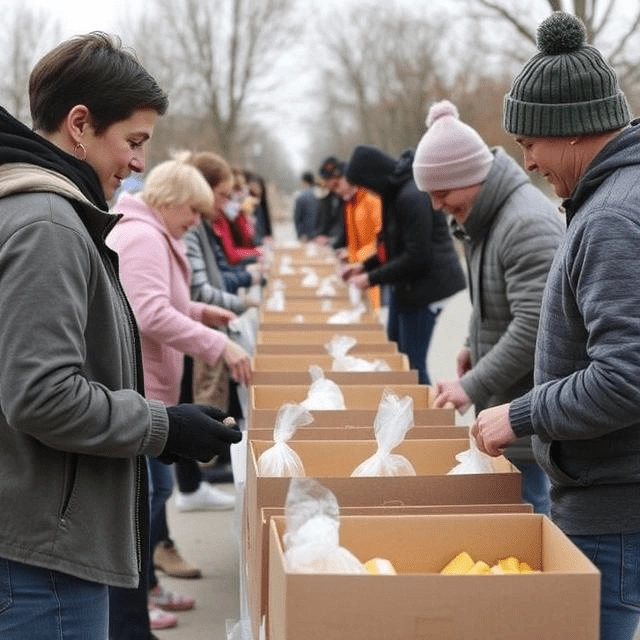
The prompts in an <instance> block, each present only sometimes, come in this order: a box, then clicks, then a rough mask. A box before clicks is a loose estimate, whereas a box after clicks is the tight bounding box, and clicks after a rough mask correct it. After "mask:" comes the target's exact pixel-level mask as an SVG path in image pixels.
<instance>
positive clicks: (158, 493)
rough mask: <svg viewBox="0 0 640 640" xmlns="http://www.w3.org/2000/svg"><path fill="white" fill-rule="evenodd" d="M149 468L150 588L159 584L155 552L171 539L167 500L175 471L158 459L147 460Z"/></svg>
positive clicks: (150, 458)
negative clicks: (162, 542) (154, 560)
mask: <svg viewBox="0 0 640 640" xmlns="http://www.w3.org/2000/svg"><path fill="white" fill-rule="evenodd" d="M147 465H148V468H149V503H150V520H149V538H150V548H151V562H150V563H149V588H153V587H155V586H156V585H157V584H158V579H157V577H156V572H155V569H154V568H153V550H154V549H155V548H156V545H157V544H158V542H160V541H161V540H164V539H166V538H168V537H169V534H168V527H167V510H166V504H167V500H168V499H169V498H170V497H171V493H172V491H173V470H172V468H171V465H167V464H164V463H163V462H159V461H158V460H157V459H156V458H153V457H151V456H149V457H148V458H147Z"/></svg>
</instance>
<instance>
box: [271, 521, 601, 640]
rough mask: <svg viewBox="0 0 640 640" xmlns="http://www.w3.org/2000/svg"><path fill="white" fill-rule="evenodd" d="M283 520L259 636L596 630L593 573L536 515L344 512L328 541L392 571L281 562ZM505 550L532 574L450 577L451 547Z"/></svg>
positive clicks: (592, 639)
mask: <svg viewBox="0 0 640 640" xmlns="http://www.w3.org/2000/svg"><path fill="white" fill-rule="evenodd" d="M284 529H285V521H284V519H283V518H281V517H273V518H271V521H270V536H269V615H268V621H269V628H270V640H407V639H409V638H411V639H412V640H413V639H416V640H418V639H420V640H423V639H424V640H431V639H433V640H436V639H438V640H444V639H447V640H469V639H471V638H472V639H473V640H502V639H504V640H507V639H513V638H517V639H518V640H597V638H598V636H599V610H600V573H599V572H598V570H597V569H596V567H595V566H594V565H593V564H592V563H591V562H590V561H589V560H588V559H587V557H586V556H584V555H583V554H582V552H581V551H580V550H579V549H578V548H577V547H576V546H575V545H574V544H573V543H572V542H571V541H570V540H569V538H567V536H565V535H564V534H563V533H562V531H560V529H559V528H558V527H557V526H556V525H554V524H553V523H552V522H551V520H549V519H548V518H547V517H546V516H541V515H536V514H451V515H426V516H420V515H416V516H412V515H407V516H404V515H400V516H397V517H395V518H387V517H384V516H345V517H341V519H340V544H341V545H342V546H343V547H345V548H346V549H348V550H349V551H351V552H352V553H353V554H355V555H356V556H357V557H358V558H359V559H360V560H361V561H363V562H365V561H366V560H368V559H370V558H373V557H383V558H386V559H388V560H390V562H391V563H392V564H393V565H394V567H395V569H396V571H397V572H398V574H397V575H395V576H371V575H340V574H310V573H299V574H295V573H291V572H289V571H288V570H287V568H286V567H285V562H284V555H283V547H282V535H283V532H284ZM463 550H464V551H467V552H468V553H469V554H470V555H471V557H472V558H474V559H478V560H484V561H485V562H487V563H488V564H492V563H494V562H495V561H497V560H498V559H500V558H504V557H508V556H516V557H517V558H519V559H520V560H523V561H526V562H528V563H529V564H530V565H531V566H532V567H533V568H534V569H536V570H540V573H529V574H517V575H514V574H511V575H509V574H507V575H477V576H456V575H446V576H443V575H440V574H439V571H440V570H441V569H442V567H444V566H445V565H446V564H447V562H449V560H451V559H452V558H453V557H455V556H456V555H457V554H458V553H459V552H460V551H463Z"/></svg>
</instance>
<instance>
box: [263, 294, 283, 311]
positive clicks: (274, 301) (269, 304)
mask: <svg viewBox="0 0 640 640" xmlns="http://www.w3.org/2000/svg"><path fill="white" fill-rule="evenodd" d="M284 306H285V305H284V291H283V290H282V289H278V290H276V291H274V292H273V293H272V294H271V295H270V296H269V297H268V298H267V300H266V301H265V307H266V309H267V311H284Z"/></svg>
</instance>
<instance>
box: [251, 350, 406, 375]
mask: <svg viewBox="0 0 640 640" xmlns="http://www.w3.org/2000/svg"><path fill="white" fill-rule="evenodd" d="M366 359H367V360H370V361H373V360H376V359H379V360H384V361H385V362H386V363H387V365H389V367H390V368H391V370H392V371H410V370H411V367H410V366H409V358H407V356H406V355H405V354H404V353H387V354H379V355H374V356H367V358H366ZM312 364H315V365H318V366H319V367H322V369H324V371H325V372H326V373H328V372H329V371H331V367H332V365H333V356H330V355H329V354H328V353H326V352H325V353H323V354H298V355H286V356H283V355H268V354H267V355H265V354H256V355H254V356H253V358H252V363H251V368H252V369H253V371H278V372H291V371H293V372H301V371H302V372H306V373H308V371H309V367H310V366H311V365H312ZM345 373H356V372H352V371H348V372H345ZM362 373H365V372H362Z"/></svg>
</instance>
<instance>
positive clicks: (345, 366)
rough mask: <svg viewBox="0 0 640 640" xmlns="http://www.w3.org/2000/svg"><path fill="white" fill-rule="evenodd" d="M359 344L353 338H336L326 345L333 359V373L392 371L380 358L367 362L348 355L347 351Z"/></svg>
mask: <svg viewBox="0 0 640 640" xmlns="http://www.w3.org/2000/svg"><path fill="white" fill-rule="evenodd" d="M357 343H358V341H357V340H356V339H355V338H354V337H353V336H334V337H333V338H332V339H331V340H330V341H329V342H327V343H326V344H325V345H324V348H325V349H326V350H327V353H328V354H329V355H330V356H331V357H332V358H333V361H332V363H331V371H391V367H390V366H389V364H388V363H387V362H386V361H385V360H382V359H380V358H376V359H375V360H365V359H364V358H356V357H355V356H350V355H347V351H349V349H351V348H352V347H353V346H354V345H356V344H357Z"/></svg>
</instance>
